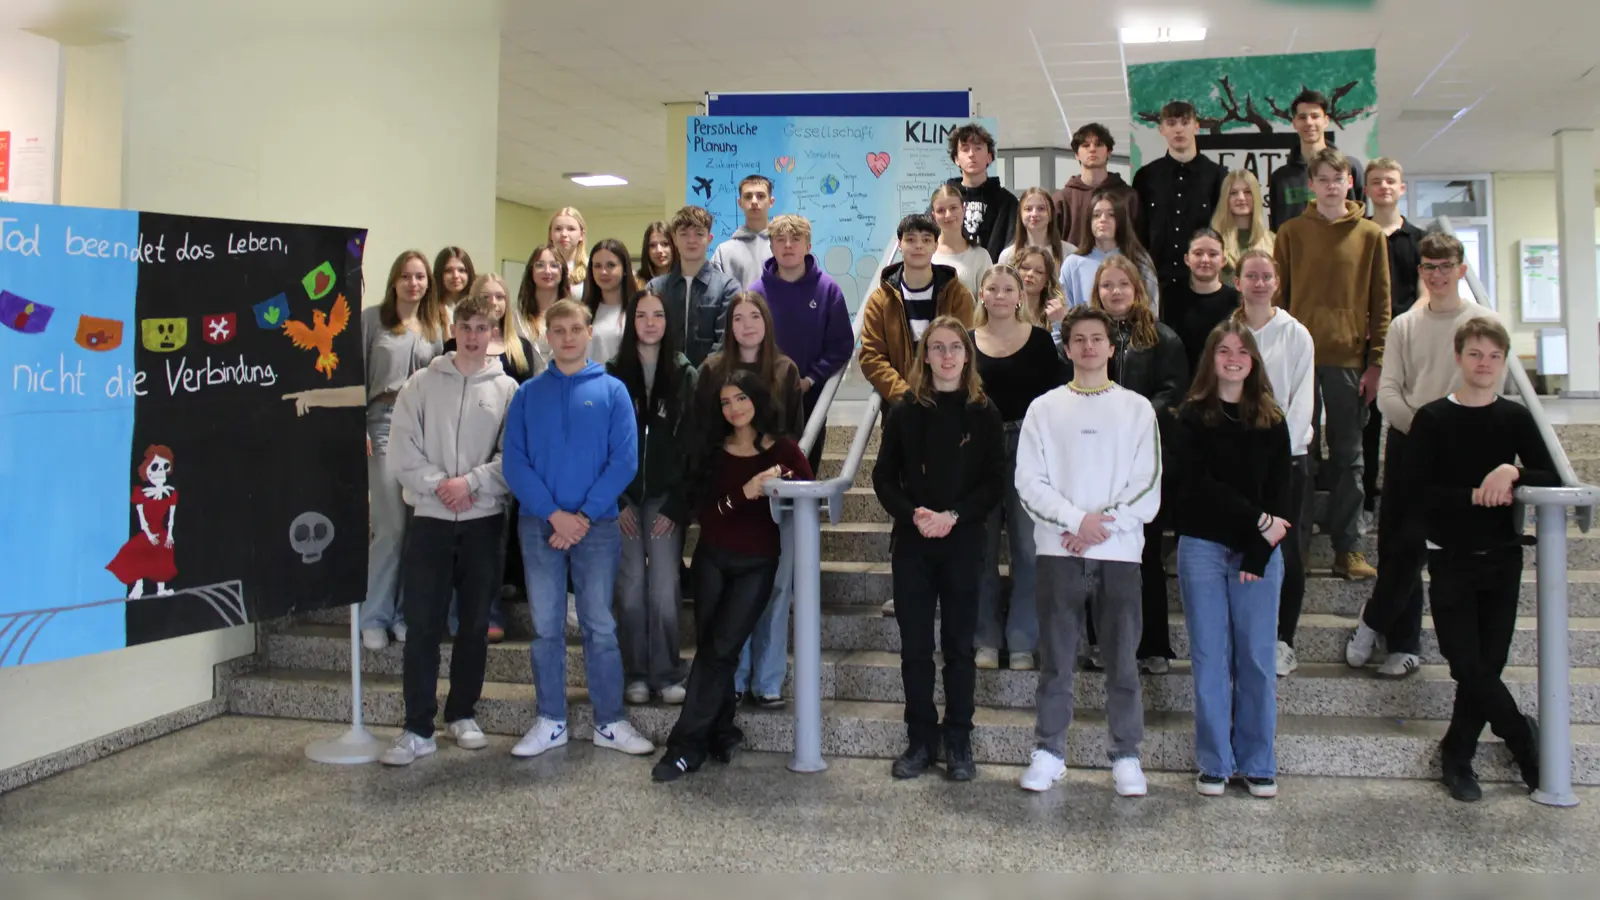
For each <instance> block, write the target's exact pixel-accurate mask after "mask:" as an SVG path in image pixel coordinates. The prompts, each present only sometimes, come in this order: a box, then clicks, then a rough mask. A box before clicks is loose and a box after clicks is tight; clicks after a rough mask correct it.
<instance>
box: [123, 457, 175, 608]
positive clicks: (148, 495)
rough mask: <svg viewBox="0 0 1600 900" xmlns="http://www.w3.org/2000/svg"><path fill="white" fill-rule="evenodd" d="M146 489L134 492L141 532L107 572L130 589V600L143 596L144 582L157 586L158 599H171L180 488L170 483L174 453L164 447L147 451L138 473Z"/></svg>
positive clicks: (135, 489)
mask: <svg viewBox="0 0 1600 900" xmlns="http://www.w3.org/2000/svg"><path fill="white" fill-rule="evenodd" d="M135 471H136V472H137V473H138V475H139V477H140V478H141V479H143V480H144V482H145V486H144V487H136V488H134V489H133V508H134V511H135V512H137V513H138V514H139V533H138V534H136V535H134V536H133V537H131V538H128V542H127V543H126V544H123V545H122V549H121V550H118V551H117V555H116V557H115V558H113V559H112V560H111V562H109V563H106V569H107V570H108V571H109V572H110V573H111V574H113V575H115V576H117V580H118V581H120V582H122V583H123V584H127V585H132V587H130V588H129V589H128V599H129V600H137V599H139V598H140V597H143V596H144V582H145V579H147V578H148V579H149V580H151V581H154V582H155V583H156V596H157V597H170V596H172V589H171V588H169V587H167V582H169V581H171V580H172V579H174V578H176V577H178V563H177V560H176V557H175V556H174V554H173V552H172V523H173V520H174V519H176V518H177V515H178V489H177V488H175V487H173V486H172V485H170V484H167V478H168V476H170V475H171V474H172V450H171V448H169V447H166V446H164V445H162V444H151V445H150V446H149V447H146V448H145V451H144V461H143V462H140V463H139V468H138V469H136V470H135Z"/></svg>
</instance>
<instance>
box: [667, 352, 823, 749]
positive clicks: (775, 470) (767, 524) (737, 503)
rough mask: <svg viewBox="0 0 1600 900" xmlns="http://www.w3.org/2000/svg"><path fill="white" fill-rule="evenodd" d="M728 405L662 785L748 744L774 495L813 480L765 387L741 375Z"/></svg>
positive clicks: (724, 398)
mask: <svg viewBox="0 0 1600 900" xmlns="http://www.w3.org/2000/svg"><path fill="white" fill-rule="evenodd" d="M719 396H720V402H721V417H720V420H719V422H718V424H717V425H715V426H713V427H714V428H715V429H716V430H715V431H714V432H713V433H712V434H711V435H709V436H708V438H709V439H708V440H707V449H706V453H705V459H704V460H703V462H702V464H701V467H700V470H699V472H698V475H697V478H696V483H695V485H694V486H693V487H692V488H691V490H692V491H693V492H694V495H695V497H694V504H695V516H696V518H697V519H698V520H699V521H700V543H699V545H698V546H697V547H696V548H695V553H694V563H693V573H694V584H695V594H694V596H695V628H696V640H695V654H694V663H693V665H691V666H690V668H689V682H688V696H687V697H685V698H684V703H683V710H682V712H680V713H679V714H678V723H677V724H676V725H674V726H673V728H672V734H670V735H668V737H667V751H666V753H665V754H663V755H662V757H661V760H660V762H657V763H656V765H655V768H654V769H653V770H652V771H651V775H652V776H653V777H654V778H655V780H656V781H676V780H677V779H679V778H681V777H683V775H684V774H685V773H688V772H693V771H695V770H697V769H699V768H700V766H701V765H703V764H704V763H705V759H706V757H707V756H708V755H709V756H711V757H712V758H713V759H716V760H717V761H719V762H727V761H728V760H729V759H731V758H732V756H733V752H734V750H735V749H737V748H738V746H739V744H740V743H742V742H743V740H744V735H743V733H742V732H740V731H739V729H738V728H737V727H735V726H734V724H733V714H734V709H735V706H736V703H735V700H734V694H733V670H734V667H735V666H736V665H737V664H738V662H739V650H740V648H742V647H743V646H744V642H745V641H747V640H749V638H750V633H751V632H752V631H754V630H755V627H756V622H757V620H759V619H760V618H761V614H762V613H763V612H765V611H766V608H767V601H768V599H770V598H771V596H772V583H773V580H774V578H775V576H776V575H777V572H778V556H779V551H780V544H779V539H778V524H777V523H776V522H774V521H772V511H771V508H770V506H769V505H768V501H767V497H766V493H765V490H764V486H765V485H766V483H767V482H768V481H770V480H772V479H774V478H794V479H797V480H801V481H810V480H811V466H810V465H809V464H808V463H807V462H806V457H805V454H803V453H801V452H800V447H799V445H798V444H796V443H795V442H794V441H792V440H790V439H789V438H784V437H778V438H774V437H773V436H772V434H773V431H774V429H775V427H776V417H777V410H776V408H775V406H774V404H773V402H772V394H771V392H770V391H769V390H768V388H767V383H766V380H765V379H763V378H762V377H761V376H760V375H758V374H756V373H754V372H750V371H747V370H743V369H740V370H736V371H734V372H733V373H732V374H731V375H730V376H729V377H728V380H727V382H726V383H725V384H724V385H723V386H722V389H721V392H720V395H719Z"/></svg>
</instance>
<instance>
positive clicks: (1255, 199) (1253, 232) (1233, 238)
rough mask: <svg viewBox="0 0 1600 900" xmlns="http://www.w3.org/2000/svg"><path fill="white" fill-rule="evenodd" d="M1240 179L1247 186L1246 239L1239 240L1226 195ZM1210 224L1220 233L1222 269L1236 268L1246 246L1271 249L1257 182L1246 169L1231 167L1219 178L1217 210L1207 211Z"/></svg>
mask: <svg viewBox="0 0 1600 900" xmlns="http://www.w3.org/2000/svg"><path fill="white" fill-rule="evenodd" d="M1239 182H1243V183H1244V185H1245V187H1248V188H1249V189H1250V243H1249V244H1248V245H1241V244H1240V243H1239V226H1237V225H1235V224H1234V223H1233V213H1232V212H1230V211H1229V210H1228V195H1229V194H1230V193H1232V192H1233V186H1234V185H1235V184H1237V183H1239ZM1211 228H1212V230H1214V231H1216V233H1217V234H1220V235H1222V265H1223V268H1224V269H1225V270H1229V271H1233V272H1238V271H1239V261H1240V257H1241V256H1243V255H1244V251H1246V250H1265V251H1267V252H1268V253H1271V252H1272V247H1273V245H1274V244H1275V243H1276V239H1275V238H1274V237H1273V236H1272V229H1271V228H1270V227H1268V225H1267V204H1266V203H1265V202H1264V198H1263V197H1262V195H1261V182H1259V181H1257V180H1256V176H1254V175H1252V174H1250V172H1249V171H1248V170H1246V169H1234V170H1233V171H1231V172H1229V173H1228V174H1227V177H1225V178H1223V179H1222V198H1221V199H1220V200H1218V201H1217V211H1216V212H1215V213H1212V215H1211Z"/></svg>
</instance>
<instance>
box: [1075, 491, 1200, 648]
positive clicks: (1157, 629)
mask: <svg viewBox="0 0 1600 900" xmlns="http://www.w3.org/2000/svg"><path fill="white" fill-rule="evenodd" d="M1165 530H1166V528H1165V523H1164V522H1163V521H1162V517H1161V516H1160V515H1159V514H1157V516H1156V520H1155V521H1154V522H1151V523H1150V524H1148V525H1146V526H1144V556H1143V557H1142V558H1141V560H1140V562H1139V578H1140V587H1139V592H1140V593H1139V596H1140V600H1141V603H1140V606H1141V610H1140V613H1141V615H1142V617H1143V619H1144V630H1143V633H1142V634H1141V635H1140V637H1139V650H1138V657H1139V658H1140V659H1149V658H1150V657H1152V656H1160V657H1164V658H1166V659H1173V658H1175V657H1176V656H1177V655H1178V654H1176V653H1173V652H1172V633H1171V629H1169V628H1168V627H1167V570H1166V568H1165V567H1163V566H1162V565H1161V557H1162V551H1163V550H1164V548H1165V545H1164V544H1163V542H1162V534H1161V533H1162V532H1163V531H1165ZM1093 627H1094V626H1093V625H1091V626H1090V629H1091V631H1092V630H1093ZM1096 637H1098V635H1097V636H1096Z"/></svg>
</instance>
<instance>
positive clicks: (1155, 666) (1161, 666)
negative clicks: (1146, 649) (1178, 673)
mask: <svg viewBox="0 0 1600 900" xmlns="http://www.w3.org/2000/svg"><path fill="white" fill-rule="evenodd" d="M1139 671H1141V672H1144V673H1145V674H1147V675H1165V674H1167V673H1168V672H1171V671H1172V663H1171V661H1169V660H1168V659H1167V658H1166V657H1165V656H1147V657H1145V658H1144V659H1141V660H1139Z"/></svg>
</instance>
